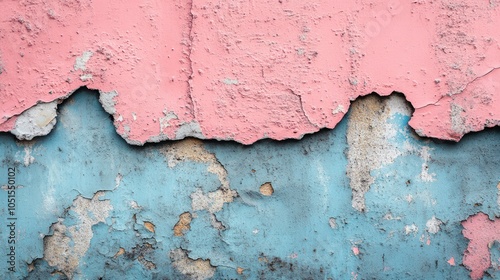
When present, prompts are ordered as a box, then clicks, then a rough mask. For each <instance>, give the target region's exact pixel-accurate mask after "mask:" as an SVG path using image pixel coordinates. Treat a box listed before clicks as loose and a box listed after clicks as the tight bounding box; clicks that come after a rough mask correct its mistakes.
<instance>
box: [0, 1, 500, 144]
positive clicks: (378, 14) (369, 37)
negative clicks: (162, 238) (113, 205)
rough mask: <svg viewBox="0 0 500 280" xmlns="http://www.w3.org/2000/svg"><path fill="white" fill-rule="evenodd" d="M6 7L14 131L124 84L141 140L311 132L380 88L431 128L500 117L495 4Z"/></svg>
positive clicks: (5, 71) (0, 109)
mask: <svg viewBox="0 0 500 280" xmlns="http://www.w3.org/2000/svg"><path fill="white" fill-rule="evenodd" d="M2 11H3V12H2V17H3V18H2V20H1V21H0V38H1V40H2V44H1V45H0V69H1V70H0V72H1V74H0V100H2V103H1V104H0V130H3V131H8V130H10V129H12V127H13V118H15V116H16V115H18V114H20V113H22V112H23V111H25V110H26V109H28V108H30V107H32V106H34V105H35V104H36V103H37V102H39V101H44V102H48V101H52V100H55V99H58V98H65V97H67V96H68V94H70V93H72V92H73V91H74V90H75V89H77V88H79V87H81V86H87V87H89V88H94V89H99V90H101V91H102V92H110V91H116V92H117V93H118V94H117V96H115V97H114V101H115V102H116V106H115V107H116V108H115V109H116V110H115V115H114V117H115V126H116V127H117V131H118V132H119V133H120V134H121V135H122V136H123V137H124V138H125V139H127V140H129V141H130V142H132V143H138V144H140V143H144V142H147V141H158V140H162V139H177V138H182V137H184V136H186V135H194V136H198V137H205V138H213V139H233V140H236V141H239V142H242V143H245V144H251V143H253V142H255V141H257V140H259V139H262V138H266V137H268V138H273V139H278V140H280V139H285V138H300V137H302V135H303V134H306V133H312V132H315V131H318V130H319V129H320V128H324V127H327V128H333V127H335V125H336V124H337V123H338V122H339V121H340V120H341V119H342V117H343V116H344V114H345V113H346V112H347V110H348V108H349V105H350V101H352V100H354V99H356V98H357V97H358V96H362V95H366V94H368V93H371V92H377V93H378V94H380V95H388V94H390V93H392V92H393V91H399V92H403V93H404V94H405V96H406V98H407V99H408V101H409V102H411V104H412V105H413V106H414V107H415V112H414V114H413V116H412V119H411V121H410V125H411V126H412V127H413V128H415V129H416V130H417V132H418V133H419V134H421V135H424V136H431V137H436V138H441V139H450V140H459V139H460V138H461V137H462V136H463V135H464V134H465V133H467V132H470V131H478V130H481V129H483V128H484V127H488V126H495V125H499V124H500V110H498V108H499V107H500V98H499V91H498V90H499V82H498V81H499V79H500V70H496V69H498V67H500V46H499V42H498V40H499V38H500V29H499V28H498V22H500V7H498V6H497V5H495V4H490V2H488V1H480V0H474V1H465V0H462V1H456V0H455V1H451V0H443V1H432V2H425V3H424V2H422V3H420V2H416V1H402V0H401V1H398V0H392V1H382V0H378V1H375V0H374V1H369V2H366V3H359V2H356V1H337V2H335V3H333V2H331V1H329V0H318V1H315V2H307V1H306V2H304V1H298V0H283V1H274V0H273V1H270V0H251V1H222V2H221V1H209V0H196V1H194V0H193V1H192V2H191V1H185V2H182V1H153V2H152V1H145V0H142V1H133V2H132V1H131V2H123V1H120V2H118V1H97V2H95V1H94V2H92V1H90V0H82V1H65V2H60V1H55V0H47V1H30V2H29V3H28V2H25V1H13V0H7V1H2ZM9 119H10V120H11V121H10V123H9V124H3V125H2V123H4V122H6V121H8V120H9Z"/></svg>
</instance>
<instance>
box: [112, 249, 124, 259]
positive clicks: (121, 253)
mask: <svg viewBox="0 0 500 280" xmlns="http://www.w3.org/2000/svg"><path fill="white" fill-rule="evenodd" d="M123 254H125V249H123V248H121V247H120V250H118V252H116V254H115V255H114V256H113V258H117V257H118V256H121V255H123Z"/></svg>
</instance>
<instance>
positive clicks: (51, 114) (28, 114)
mask: <svg viewBox="0 0 500 280" xmlns="http://www.w3.org/2000/svg"><path fill="white" fill-rule="evenodd" d="M56 110H57V101H53V102H50V103H39V104H37V105H35V106H33V107H31V108H29V109H28V110H26V111H24V112H23V113H22V114H21V115H19V116H18V118H17V120H16V124H15V127H14V129H12V130H11V131H10V132H11V133H12V134H14V135H15V136H16V137H17V139H19V140H31V139H33V137H36V136H44V135H47V134H49V132H50V131H51V130H52V128H53V127H54V125H55V124H56V122H57V121H56V116H57V112H56Z"/></svg>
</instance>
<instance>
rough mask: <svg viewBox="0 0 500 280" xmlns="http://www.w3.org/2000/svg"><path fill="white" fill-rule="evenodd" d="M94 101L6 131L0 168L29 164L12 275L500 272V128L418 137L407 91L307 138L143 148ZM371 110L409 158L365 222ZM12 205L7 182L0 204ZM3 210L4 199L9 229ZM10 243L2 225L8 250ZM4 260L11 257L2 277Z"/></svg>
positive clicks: (23, 174) (370, 192)
mask: <svg viewBox="0 0 500 280" xmlns="http://www.w3.org/2000/svg"><path fill="white" fill-rule="evenodd" d="M97 94H98V93H97V92H93V93H92V92H89V91H88V90H81V91H79V92H78V93H75V94H74V95H72V96H71V97H69V99H68V100H66V101H65V102H64V103H63V104H61V105H59V116H58V123H59V125H58V127H57V129H55V130H54V131H53V132H52V133H50V134H49V135H47V136H46V137H42V138H39V139H36V140H34V141H29V142H28V141H17V140H16V139H15V138H14V137H13V136H12V135H9V134H7V133H0V158H1V159H2V160H1V161H0V169H1V170H7V168H8V167H11V166H15V167H16V168H17V169H18V173H17V178H16V181H17V184H18V186H17V188H16V193H17V198H18V202H19V203H18V207H17V218H18V220H17V221H18V224H17V226H18V228H17V229H18V230H19V235H18V238H19V243H18V244H17V247H16V250H17V258H18V266H17V268H18V269H17V271H16V272H15V273H3V274H2V277H3V278H5V279H61V280H62V279H68V278H72V279H99V278H102V279H122V278H123V277H125V278H129V279H186V278H191V279H193V278H194V279H196V278H198V279H205V278H210V277H211V278H212V279H263V278H265V279H296V278H300V279H328V278H332V279H344V278H346V277H348V278H353V279H354V278H355V279H372V278H376V279H401V278H410V279H422V278H424V279H459V280H461V279H469V278H470V276H471V275H473V276H474V277H476V275H480V274H479V273H483V274H484V275H483V279H498V277H499V276H500V270H499V265H498V264H499V263H500V261H499V259H500V249H499V242H497V241H494V240H498V235H497V233H498V229H497V222H498V218H495V217H500V207H499V204H498V194H499V187H498V186H499V182H500V173H499V170H500V154H499V153H500V143H499V141H498V139H500V138H499V137H500V128H492V129H488V130H486V131H483V132H480V133H476V134H472V135H467V136H465V137H464V139H463V140H462V141H460V142H459V143H448V142H444V141H435V140H431V139H422V138H420V137H418V136H416V135H415V133H413V132H412V131H411V130H410V129H409V128H408V120H409V118H410V116H409V114H408V110H407V108H408V105H405V102H404V98H403V97H402V96H401V95H395V96H391V97H377V96H375V95H374V96H372V97H367V98H362V99H359V100H357V101H355V102H354V104H353V107H352V110H351V112H350V113H349V114H352V115H357V116H358V118H356V117H351V116H349V117H348V118H345V119H344V120H343V121H342V122H340V123H339V125H338V127H337V128H336V129H334V130H323V131H320V132H318V133H316V134H314V135H308V136H306V137H304V139H302V140H301V141H292V140H289V141H283V142H276V141H269V140H264V141H259V142H258V143H255V144H254V145H252V146H244V145H241V144H238V143H234V142H225V143H224V145H221V143H220V142H217V141H199V140H196V139H186V140H183V141H177V142H167V143H160V144H148V145H146V146H144V147H134V146H131V145H128V144H127V143H125V141H123V139H122V138H121V137H120V136H119V135H117V134H116V131H115V127H114V126H113V124H112V122H111V121H110V120H109V114H108V113H106V112H105V111H104V110H103V108H102V105H101V103H100V102H99V99H98V98H97V96H96V95H97ZM357 103H360V104H357ZM356 108H357V109H356ZM359 108H363V109H364V110H365V111H364V116H373V117H376V118H379V119H380V120H384V122H386V125H384V124H383V123H374V125H372V129H373V126H378V127H382V128H385V129H387V130H389V131H388V132H387V133H390V135H391V139H388V140H384V141H385V142H384V143H386V144H387V145H390V146H391V148H393V149H394V150H398V151H400V153H399V154H398V155H397V156H394V157H391V158H390V159H391V160H390V161H384V162H382V163H380V166H374V167H375V168H373V169H371V168H372V167H371V166H368V167H367V168H370V169H371V171H370V178H371V180H372V183H371V185H370V186H369V188H368V189H367V190H366V192H365V193H364V206H365V211H364V212H359V211H356V209H354V208H353V205H352V200H353V196H355V194H354V188H353V187H352V185H351V184H352V180H351V179H352V178H349V177H348V176H347V171H348V166H349V165H350V164H352V162H351V161H352V160H353V159H357V160H361V161H363V160H366V159H365V156H369V155H370V154H372V152H369V153H364V152H363V153H361V155H357V156H354V157H353V156H352V153H351V152H350V151H349V148H350V145H354V144H353V143H349V141H350V140H349V139H348V137H346V135H348V134H349V133H352V131H351V132H349V130H352V127H353V125H351V124H350V123H351V122H361V121H362V120H363V114H360V112H355V111H356V110H358V109H359ZM382 108H386V109H385V110H381V109H382ZM360 111H363V110H360ZM379 116H380V117H379ZM359 117H361V118H359ZM95 120H103V121H100V122H96V121H95ZM104 120H107V121H104ZM366 121H367V122H368V123H369V121H368V120H367V119H366ZM359 129H366V130H369V129H370V126H369V125H366V124H363V125H360V126H359ZM367 133H368V132H367ZM363 141H365V143H367V144H366V145H365V146H366V147H368V148H370V147H372V148H370V149H372V150H373V151H378V149H374V147H375V148H377V147H378V146H377V145H376V144H375V143H369V139H364V140H363ZM373 141H374V142H378V141H381V140H379V138H375V139H373ZM31 158H33V160H32V159H31ZM25 163H29V164H25ZM423 165H425V167H424V170H425V172H423V170H422V166H423ZM425 174H427V175H429V176H432V180H429V178H428V177H426V176H424V175H425ZM351 175H352V174H351ZM362 175H363V174H362ZM363 176H365V175H363ZM367 178H368V177H367ZM0 182H1V183H2V185H3V184H5V183H4V182H7V174H6V172H0ZM221 190H231V191H234V192H235V193H236V194H237V195H236V196H233V197H232V202H230V203H222V207H220V206H219V205H220V204H216V203H214V204H213V205H217V207H215V208H211V207H210V203H208V206H207V204H198V205H201V206H202V207H200V209H199V210H193V199H192V196H193V194H197V193H199V194H201V195H202V196H203V197H206V198H207V199H208V198H210V194H217V193H218V191H221ZM7 195H8V194H7V188H6V186H5V185H3V186H2V188H1V190H0V201H6V200H7ZM219 198H220V197H219ZM219 198H217V199H214V200H213V201H218V202H217V203H219V202H221V200H220V199H219ZM223 200H224V199H222V201H223ZM213 201H211V202H213ZM6 213H7V211H6V204H5V203H3V204H0V218H1V219H2V220H6V218H7V214H6ZM481 213H484V215H483V214H481ZM34 214H36V218H33V217H34V216H33V215H34ZM486 215H487V216H486ZM488 216H489V218H488ZM8 234H9V232H8V231H4V230H2V231H0V241H2V243H0V246H5V243H4V241H5V240H7V235H8ZM44 244H45V246H44ZM488 256H489V258H490V261H489V262H488V261H487V258H488ZM6 266H7V262H5V261H2V262H0V271H7V267H6ZM71 273H72V274H71ZM70 275H72V277H68V276H70ZM477 277H479V276H477Z"/></svg>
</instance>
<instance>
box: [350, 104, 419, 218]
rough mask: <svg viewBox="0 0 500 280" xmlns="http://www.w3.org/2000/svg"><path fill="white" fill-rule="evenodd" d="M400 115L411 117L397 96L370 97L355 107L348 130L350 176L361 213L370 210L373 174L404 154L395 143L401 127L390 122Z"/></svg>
mask: <svg viewBox="0 0 500 280" xmlns="http://www.w3.org/2000/svg"><path fill="white" fill-rule="evenodd" d="M396 113H398V114H402V115H410V114H411V109H410V107H409V106H408V104H407V103H406V101H405V100H404V98H401V97H398V96H396V95H391V96H390V97H389V98H387V99H379V98H377V97H375V96H373V95H370V96H367V97H364V98H363V99H360V100H359V101H358V102H356V103H355V104H353V105H352V106H351V114H350V115H349V125H348V130H347V143H348V145H349V149H348V151H347V158H348V160H349V164H348V166H347V176H348V177H349V179H350V186H351V188H352V191H353V192H352V207H354V209H356V210H358V211H366V205H365V198H364V197H365V194H366V192H367V191H368V190H369V189H370V185H371V184H372V183H373V182H374V179H373V177H372V175H371V174H370V173H371V171H373V170H374V169H377V168H381V167H382V166H384V165H387V164H390V163H392V162H394V160H395V159H396V158H397V157H398V156H400V155H401V154H402V151H401V150H400V149H398V148H397V147H396V146H395V145H394V144H393V143H391V139H393V138H394V137H395V136H396V129H397V128H396V127H395V126H394V125H393V124H391V123H390V122H389V119H390V118H392V117H393V116H394V114H396Z"/></svg>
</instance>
